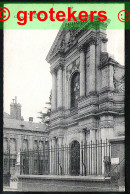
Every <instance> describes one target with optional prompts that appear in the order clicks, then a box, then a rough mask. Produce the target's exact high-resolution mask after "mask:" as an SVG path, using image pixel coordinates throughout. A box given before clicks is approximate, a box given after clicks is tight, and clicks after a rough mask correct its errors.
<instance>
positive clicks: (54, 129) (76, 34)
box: [46, 21, 125, 174]
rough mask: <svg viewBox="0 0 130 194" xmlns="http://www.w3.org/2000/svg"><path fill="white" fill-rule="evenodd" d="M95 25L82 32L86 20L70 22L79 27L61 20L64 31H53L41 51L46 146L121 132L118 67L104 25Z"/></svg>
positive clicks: (121, 97)
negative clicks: (47, 93) (47, 76)
mask: <svg viewBox="0 0 130 194" xmlns="http://www.w3.org/2000/svg"><path fill="white" fill-rule="evenodd" d="M99 23H101V22H99ZM99 23H94V22H93V28H91V27H90V28H89V29H87V30H86V29H84V26H85V25H87V26H89V25H91V24H90V23H89V22H82V23H81V22H80V21H78V22H76V25H77V26H78V25H79V26H80V28H77V29H75V30H74V29H72V30H71V26H72V27H73V25H74V23H73V22H69V23H67V24H66V25H69V30H67V29H60V30H59V32H58V34H57V37H56V39H55V41H54V43H53V44H52V47H51V49H50V51H49V53H48V55H47V58H46V60H47V62H48V63H50V70H51V74H52V101H51V105H52V107H51V108H52V111H51V117H50V126H49V141H50V147H55V146H56V145H57V143H58V145H59V146H61V145H64V146H66V145H67V146H70V147H74V146H76V145H77V146H78V145H79V147H80V146H81V143H82V142H85V141H87V142H90V141H93V142H95V141H96V140H101V139H102V140H105V139H106V138H107V139H108V140H109V139H111V138H113V137H117V136H121V135H124V132H125V127H124V79H125V76H124V67H123V66H122V65H120V64H119V63H118V62H117V61H115V60H114V59H113V58H112V57H111V56H110V55H109V53H108V52H107V41H108V39H107V34H106V27H107V24H106V23H105V24H100V25H104V26H105V28H102V26H100V25H99ZM97 25H98V26H97ZM69 157H71V156H69ZM80 160H81V158H80ZM50 163H53V161H52V160H51V161H50ZM80 167H81V164H80ZM53 168H54V166H53V165H51V167H50V173H51V174H53ZM64 171H65V174H70V171H69V170H68V169H67V168H66V169H64ZM80 171H81V168H80ZM79 173H80V172H79Z"/></svg>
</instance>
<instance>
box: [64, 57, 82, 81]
mask: <svg viewBox="0 0 130 194" xmlns="http://www.w3.org/2000/svg"><path fill="white" fill-rule="evenodd" d="M76 70H77V71H79V63H76V61H73V62H72V63H71V64H70V65H69V66H68V67H67V70H66V72H67V80H68V79H69V78H70V76H71V75H72V74H73V72H74V71H76Z"/></svg>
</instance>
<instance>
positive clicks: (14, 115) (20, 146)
mask: <svg viewBox="0 0 130 194" xmlns="http://www.w3.org/2000/svg"><path fill="white" fill-rule="evenodd" d="M45 144H48V131H47V130H46V125H44V124H42V123H34V122H33V118H32V117H30V118H29V121H24V119H23V117H22V116H21V104H19V103H17V98H16V97H15V99H14V100H13V102H12V103H11V104H10V114H8V113H4V124H3V156H4V157H3V164H4V165H3V167H4V172H5V173H6V171H10V173H11V175H14V174H15V165H16V160H17V156H18V154H19V153H20V150H33V149H35V150H36V149H40V150H41V149H43V146H44V145H45Z"/></svg>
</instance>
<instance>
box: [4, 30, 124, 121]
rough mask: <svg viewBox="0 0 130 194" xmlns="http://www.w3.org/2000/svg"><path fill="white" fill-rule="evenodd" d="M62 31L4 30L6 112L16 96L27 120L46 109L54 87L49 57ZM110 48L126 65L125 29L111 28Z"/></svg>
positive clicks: (109, 34)
mask: <svg viewBox="0 0 130 194" xmlns="http://www.w3.org/2000/svg"><path fill="white" fill-rule="evenodd" d="M57 32H58V30H4V112H7V113H10V103H11V102H12V99H14V97H15V96H17V101H18V103H20V104H21V105H22V116H23V117H24V120H28V118H29V117H33V118H34V122H39V121H40V120H39V119H38V118H37V117H38V116H39V114H38V112H39V111H44V110H45V109H44V107H45V106H46V104H45V103H46V102H48V101H49V95H50V91H51V87H52V80H51V74H50V65H49V64H48V63H47V62H46V60H45V58H46V56H47V54H48V52H49V49H50V47H51V45H52V43H53V41H54V39H55V37H56V35H57ZM107 37H108V43H107V50H108V52H109V53H110V54H111V55H113V57H114V59H115V60H116V61H118V62H119V63H120V64H121V65H124V30H107Z"/></svg>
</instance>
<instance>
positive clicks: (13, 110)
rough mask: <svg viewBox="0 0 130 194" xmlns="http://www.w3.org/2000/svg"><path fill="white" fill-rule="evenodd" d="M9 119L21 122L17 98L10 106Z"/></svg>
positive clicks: (19, 105)
mask: <svg viewBox="0 0 130 194" xmlns="http://www.w3.org/2000/svg"><path fill="white" fill-rule="evenodd" d="M10 118H11V119H17V120H21V104H19V103H17V97H16V96H15V99H13V102H12V103H11V104H10Z"/></svg>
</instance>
